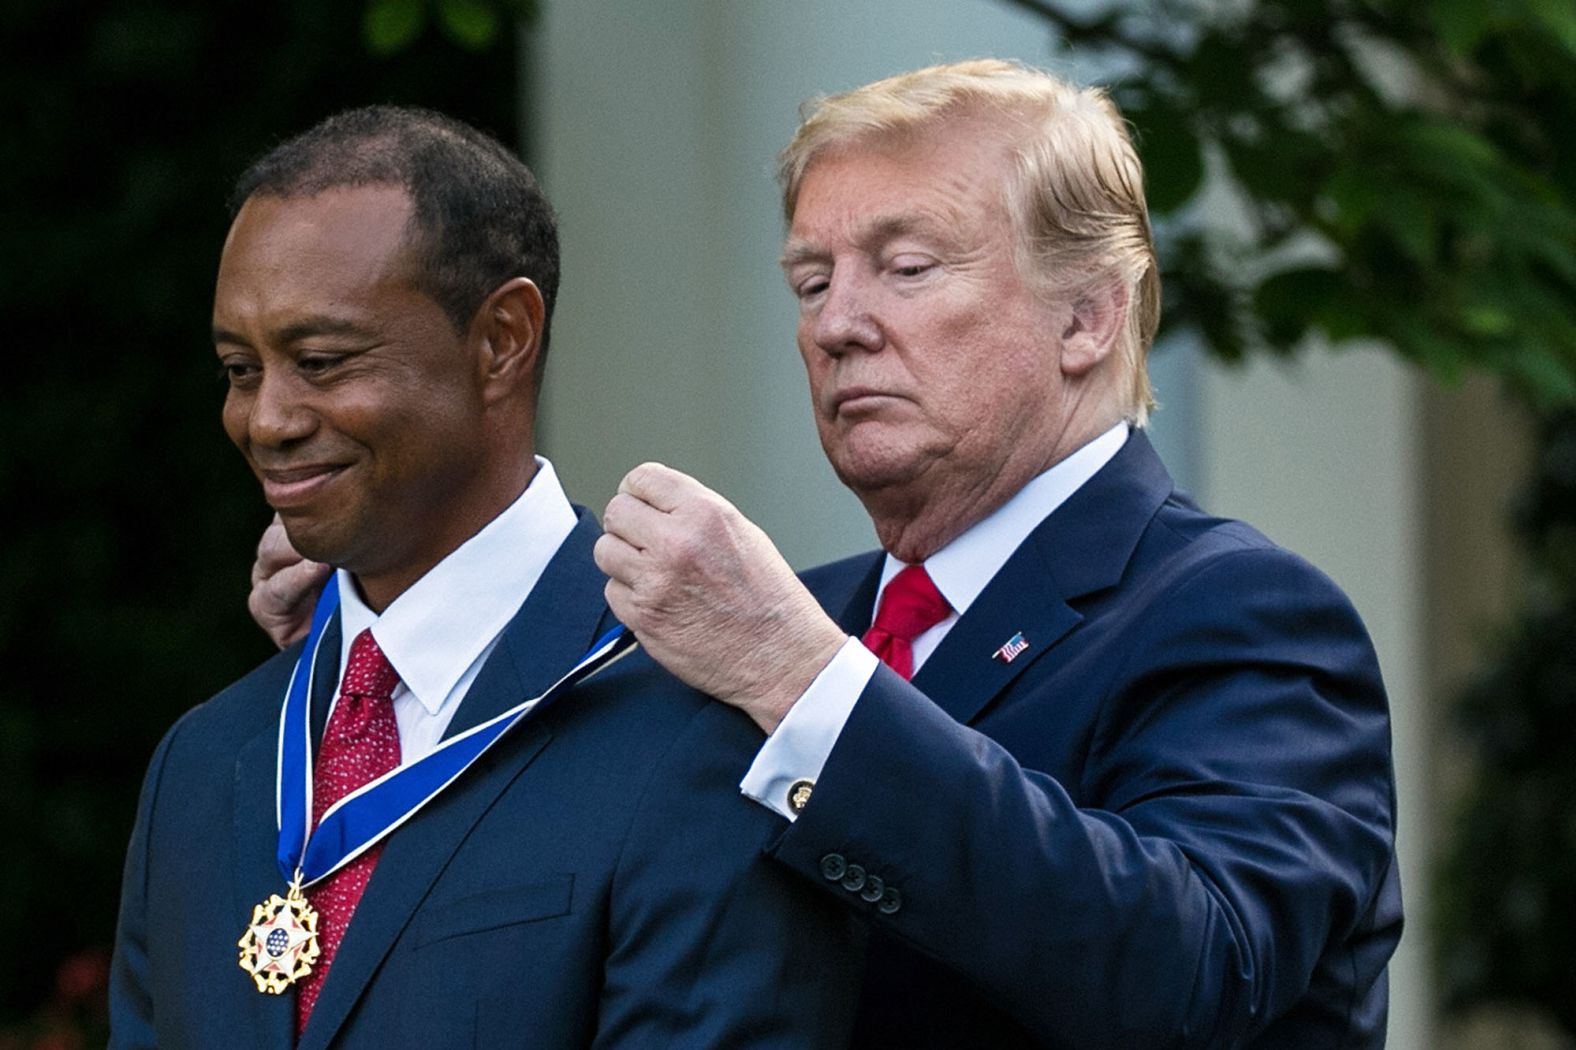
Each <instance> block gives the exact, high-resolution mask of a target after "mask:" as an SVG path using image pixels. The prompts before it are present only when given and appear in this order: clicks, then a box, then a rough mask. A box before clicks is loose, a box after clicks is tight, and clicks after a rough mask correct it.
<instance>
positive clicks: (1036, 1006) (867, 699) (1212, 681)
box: [771, 549, 1398, 1047]
mask: <svg viewBox="0 0 1576 1050" xmlns="http://www.w3.org/2000/svg"><path fill="white" fill-rule="evenodd" d="M1133 623H1134V624H1135V625H1136V626H1134V627H1132V628H1130V629H1129V630H1128V631H1127V632H1126V634H1125V636H1124V637H1122V638H1121V644H1120V645H1115V646H1112V647H1110V650H1109V655H1110V659H1111V660H1113V661H1120V662H1122V663H1124V664H1125V666H1124V667H1122V668H1121V669H1120V670H1117V671H1115V672H1114V673H1112V674H1109V675H1105V676H1103V677H1102V678H1101V679H1100V681H1101V682H1102V683H1104V684H1102V685H1099V686H1096V688H1101V689H1103V690H1105V695H1104V696H1103V697H1101V698H1100V699H1099V701H1098V706H1097V708H1096V710H1097V711H1098V714H1097V715H1096V716H1095V718H1094V720H1093V722H1092V724H1091V726H1090V729H1089V743H1088V752H1087V760H1086V763H1085V765H1084V767H1083V769H1082V770H1081V774H1080V775H1079V776H1078V777H1077V779H1076V782H1069V783H1061V782H1058V781H1057V780H1055V779H1053V778H1052V777H1050V776H1047V775H1045V774H1043V773H1040V772H1036V771H1034V770H1032V769H1026V768H1024V767H1023V766H1022V765H1020V764H1019V763H1018V762H1017V761H1016V760H1015V759H1014V757H1013V756H1012V755H1011V754H1009V753H1008V752H1007V751H1006V750H1005V749H1003V748H1002V747H1001V746H999V745H997V744H996V743H995V742H994V741H993V740H991V739H990V738H988V737H986V736H985V735H983V734H981V733H979V732H976V731H974V730H972V729H969V728H967V727H964V726H961V725H959V724H958V723H956V722H954V721H953V720H952V719H950V718H949V717H948V716H947V715H946V714H945V712H943V711H942V710H941V709H940V708H939V707H937V706H936V705H935V704H933V703H932V702H931V701H930V700H929V699H928V698H926V697H925V696H924V695H922V694H921V693H919V692H918V691H917V690H916V689H914V688H913V687H912V686H911V685H909V683H907V682H904V681H903V680H902V679H901V678H899V677H897V676H895V675H893V674H892V673H891V672H890V671H888V670H887V669H886V668H885V667H883V668H881V669H879V671H878V672H877V674H876V676H875V678H873V679H872V680H871V683H870V684H869V686H868V687H867V688H866V689H865V691H864V693H863V694H862V695H861V697H860V699H859V701H858V702H857V704H856V705H855V707H854V711H853V714H852V716H851V717H850V719H849V721H848V724H847V725H846V727H845V728H844V731H843V733H842V735H841V737H840V738H839V740H838V743H837V745H836V747H835V748H834V749H833V752H832V754H831V756H830V757H829V759H828V762H827V765H826V767H825V768H824V770H823V771H822V775H821V777H820V779H819V781H818V782H817V784H816V788H815V794H814V797H813V799H812V800H811V802H810V803H809V805H808V806H807V807H806V808H805V810H804V811H803V813H801V814H800V817H799V819H798V821H797V822H796V823H794V824H793V825H791V826H789V827H788V829H787V830H786V831H785V832H783V833H782V834H781V836H780V838H779V839H778V840H777V841H776V842H775V843H774V844H773V845H772V847H771V850H772V852H773V854H774V855H775V856H776V858H777V859H778V860H779V861H780V862H782V863H783V864H785V865H786V866H788V867H790V868H792V869H794V870H796V871H798V872H799V873H800V874H801V875H802V876H804V877H806V878H807V879H809V880H810V881H812V882H814V883H817V884H819V885H820V886H822V887H823V888H824V889H825V890H826V891H827V892H828V893H830V894H831V895H833V896H834V897H840V898H842V899H843V900H844V901H845V902H846V903H847V904H849V905H851V906H853V907H855V908H857V909H859V910H861V911H863V912H864V913H865V914H866V915H867V916H868V917H869V919H870V920H871V921H872V922H875V923H877V924H879V925H880V927H881V928H882V929H883V930H884V931H885V932H887V933H889V934H891V935H893V936H895V937H897V938H898V939H900V940H902V941H905V942H907V943H908V944H909V945H911V946H912V947H914V948H915V949H917V950H918V951H920V952H921V953H923V954H926V955H928V956H931V957H932V958H935V959H937V960H940V961H941V962H943V963H944V964H945V965H947V966H948V967H949V968H951V969H953V970H955V971H956V972H958V973H959V974H960V975H962V976H963V977H964V978H965V979H966V980H968V981H969V982H970V983H972V984H973V985H975V986H976V987H977V988H978V989H980V990H981V991H982V993H983V994H985V995H986V997H987V998H989V999H991V1000H992V1001H994V1002H995V1003H996V1005H997V1006H998V1007H999V1008H1001V1009H1002V1010H1004V1011H1005V1012H1007V1013H1008V1014H1009V1015H1010V1016H1012V1017H1013V1018H1014V1019H1015V1020H1017V1021H1018V1022H1019V1023H1020V1024H1022V1025H1024V1026H1025V1027H1026V1028H1028V1029H1029V1030H1030V1031H1032V1032H1034V1033H1036V1035H1037V1036H1038V1037H1039V1038H1041V1039H1043V1040H1044V1041H1045V1042H1046V1044H1047V1045H1052V1046H1096V1045H1098V1046H1129V1045H1130V1046H1144V1047H1157V1046H1190V1047H1191V1046H1196V1047H1226V1046H1235V1045H1238V1044H1239V1043H1240V1042H1241V1041H1243V1040H1245V1039H1248V1038H1251V1037H1252V1036H1253V1035H1254V1034H1255V1033H1257V1032H1259V1031H1262V1029H1263V1027H1264V1026H1265V1025H1266V1024H1267V1022H1268V1021H1270V1020H1272V1019H1273V1018H1274V1017H1276V1016H1277V1015H1278V1014H1280V1013H1283V1012H1285V1011H1286V1010H1287V1009H1288V1008H1289V1007H1290V1006H1291V1005H1292V1004H1293V1003H1295V1002H1296V1001H1297V1000H1298V999H1299V998H1300V997H1301V996H1302V995H1303V994H1304V993H1305V992H1306V990H1307V988H1308V986H1309V981H1310V978H1311V975H1312V973H1313V970H1314V967H1315V964H1316V963H1317V962H1318V960H1319V957H1320V954H1321V952H1322V951H1324V949H1325V946H1326V945H1328V944H1331V943H1339V942H1340V941H1341V940H1342V939H1343V938H1345V937H1346V936H1347V935H1348V934H1349V933H1350V932H1351V931H1352V930H1353V929H1354V928H1356V927H1357V925H1358V924H1359V923H1361V922H1363V921H1365V915H1366V913H1367V912H1368V910H1369V909H1370V907H1371V906H1372V902H1373V901H1374V899H1375V898H1376V895H1377V894H1378V892H1379V887H1380V886H1381V884H1382V882H1383V881H1384V879H1385V877H1386V875H1387V873H1388V871H1387V869H1388V867H1389V865H1390V864H1391V863H1392V856H1393V814H1394V793H1393V780H1392V774H1391V767H1390V746H1389V722H1388V715H1387V712H1386V705H1385V698H1384V692H1383V687H1382V685H1381V683H1380V680H1379V674H1378V667H1377V664H1376V663H1375V661H1374V658H1373V655H1372V649H1371V647H1370V645H1369V643H1368V640H1367V635H1366V632H1365V631H1364V630H1363V628H1362V625H1361V623H1360V622H1359V621H1358V619H1357V616H1356V613H1355V611H1353V610H1352V609H1351V607H1350V605H1349V603H1348V602H1347V601H1346V599H1345V598H1344V596H1342V595H1341V594H1340V592H1339V591H1338V590H1337V589H1336V588H1335V587H1334V585H1333V584H1331V583H1330V582H1329V581H1328V580H1326V579H1325V578H1324V577H1323V576H1321V575H1319V574H1318V573H1317V572H1316V571H1315V570H1313V569H1312V568H1311V567H1309V566H1307V565H1306V564H1305V563H1303V562H1301V561H1299V560H1297V559H1295V558H1294V557H1293V556H1291V555H1288V554H1286V553H1285V552H1282V551H1278V550H1273V549H1244V550H1237V551H1234V552H1231V553H1228V554H1223V555H1219V556H1216V557H1214V558H1213V559H1211V560H1209V561H1206V562H1204V563H1203V564H1202V566H1200V567H1199V568H1197V569H1196V570H1195V571H1194V572H1193V573H1192V575H1191V576H1190V577H1188V578H1185V579H1184V580H1182V582H1180V583H1178V584H1176V585H1175V586H1174V587H1173V588H1172V590H1171V593H1168V594H1164V595H1161V596H1159V597H1158V598H1157V599H1155V600H1153V601H1152V603H1151V605H1150V606H1149V607H1148V609H1147V610H1146V611H1145V613H1144V615H1142V616H1139V617H1136V618H1134V620H1133ZM1048 658H1049V659H1055V656H1054V651H1053V653H1052V654H1048ZM1034 671H1035V669H1034V668H1032V667H1031V668H1030V669H1029V671H1028V672H1026V674H1025V678H1024V679H1021V680H1020V681H1019V682H1018V683H1017V684H1016V685H1015V686H1014V688H1013V689H1012V690H1011V691H1010V692H1009V693H1008V694H1007V695H1005V696H1004V697H1001V698H999V699H998V701H997V708H996V710H995V712H994V717H998V718H1009V717H1014V718H1054V717H1057V711H1056V705H1057V699H1058V698H1057V697H1056V696H1051V695H1045V691H1044V689H1043V682H1042V688H1041V689H1040V690H1038V691H1037V690H1036V689H1035V685H1034V682H1035V679H1034V678H1033V675H1034ZM1043 677H1044V675H1043V674H1042V675H1041V678H1043ZM1014 704H1017V705H1034V704H1038V705H1044V709H1043V710H1040V711H1037V712H1035V711H1027V712H1026V709H1025V707H1023V706H1020V707H1018V708H1016V709H1013V708H1011V705H1014ZM855 864H857V865H859V867H860V869H861V871H860V875H861V876H863V877H864V878H865V880H866V881H868V877H869V876H879V877H880V878H881V879H882V880H883V884H884V887H885V890H886V896H887V898H889V899H887V900H886V901H885V902H884V904H883V901H882V900H880V899H878V900H875V901H872V900H870V895H869V894H868V893H866V894H855V893H853V892H850V891H849V890H848V889H847V885H849V884H851V883H845V882H844V881H843V878H846V874H847V868H848V867H851V866H852V865H855ZM852 881H853V882H857V881H860V880H852ZM894 903H895V904H896V905H897V906H896V907H894V906H893V904H894ZM1395 932H1396V933H1398V930H1397V931H1395Z"/></svg>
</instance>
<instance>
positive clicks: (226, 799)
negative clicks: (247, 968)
mask: <svg viewBox="0 0 1576 1050" xmlns="http://www.w3.org/2000/svg"><path fill="white" fill-rule="evenodd" d="M596 536H597V529H596V526H595V523H594V521H592V520H591V519H590V518H589V516H587V515H584V514H583V513H582V518H581V521H580V524H579V526H578V527H577V529H576V530H575V532H574V533H573V535H572V536H571V537H570V539H569V540H568V541H567V542H566V543H565V544H564V547H563V548H562V549H561V550H560V551H559V552H558V554H557V556H556V557H555V558H554V560H553V561H552V563H551V564H550V565H549V567H548V569H547V571H546V573H545V575H544V576H543V577H542V579H541V582H540V583H539V584H538V585H537V586H536V588H535V589H534V590H533V591H532V592H531V595H530V597H529V598H528V599H527V600H526V602H525V604H524V605H523V607H522V608H521V610H520V612H519V614H518V615H517V616H516V617H515V618H514V620H513V621H512V622H511V623H510V624H509V626H508V627H507V628H506V629H505V631H504V634H503V637H502V640H501V641H500V643H499V645H498V647H497V648H496V649H495V651H494V653H493V655H492V656H491V657H490V658H489V660H488V662H487V664H486V665H485V667H484V668H483V670H482V672H481V674H480V675H479V677H478V678H477V680H476V683H475V685H474V686H473V687H472V688H471V690H470V692H469V693H468V694H467V695H466V697H465V699H464V701H463V703H462V704H461V706H460V708H459V710H458V711H457V712H456V714H455V719H454V723H453V725H451V726H450V728H449V733H450V734H451V735H452V734H454V733H457V732H460V731H462V730H464V729H466V728H468V727H470V726H473V725H475V724H477V723H479V722H481V721H483V720H485V719H487V718H488V717H490V716H492V715H494V714H497V713H498V712H500V711H503V710H505V709H507V708H509V707H511V706H513V705H515V704H517V703H519V702H520V701H521V700H523V699H525V698H527V697H530V696H534V695H537V694H538V693H539V692H541V691H542V690H543V689H545V688H546V687H547V686H548V685H549V684H551V682H552V681H553V680H554V679H556V678H557V677H558V675H559V674H561V673H562V672H563V671H565V670H567V669H568V668H569V667H570V666H572V665H573V663H574V662H575V661H576V660H577V659H579V658H580V656H581V655H582V654H583V653H584V652H585V650H586V648H587V647H588V645H589V644H590V643H591V641H592V640H593V639H594V638H596V637H597V636H598V635H599V634H600V633H601V632H602V631H603V630H605V629H606V628H607V627H608V626H609V624H610V622H611V621H610V618H609V614H608V613H607V612H606V610H605V607H604V605H603V600H602V593H601V592H602V586H603V583H604V579H603V577H602V576H601V574H600V573H598V572H597V571H596V569H595V566H594V565H593V564H592V561H591V553H590V551H591V545H592V543H593V542H594V541H595V538H596ZM323 650H324V653H325V654H327V655H325V656H324V657H321V658H320V659H323V660H324V662H325V663H327V662H328V661H330V660H332V661H334V664H335V665H337V656H338V652H339V646H338V644H337V639H336V638H333V637H330V638H328V639H327V642H326V644H325V645H324V646H323ZM296 653H297V649H296V648H292V649H290V650H289V651H286V652H285V653H282V654H280V655H279V656H278V657H276V658H274V659H272V660H270V661H269V662H267V663H266V664H264V665H263V666H262V667H260V668H258V669H257V670H256V671H254V672H253V673H252V674H250V675H248V676H247V677H245V678H243V679H242V680H241V681H239V682H237V683H236V684H235V685H233V686H231V687H230V688H228V689H226V690H225V691H224V692H222V693H220V694H219V695H218V696H216V697H214V698H213V699H212V700H210V701H209V702H208V703H206V704H203V705H202V706H200V707H198V708H196V709H194V710H193V711H191V712H189V713H188V714H187V715H186V716H185V717H184V718H183V719H182V720H181V721H180V722H179V723H177V725H176V726H175V727H174V728H173V729H172V730H171V731H170V733H169V734H168V735H167V736H166V737H165V739H164V741H163V743H161V744H160V745H159V748H158V751H157V753H156V754H155V756H154V758H153V763H152V767H151V769H150V770H149V773H148V777H147V781H146V784H145V786H144V789H143V793H142V801H141V808H140V810H139V815H138V819H137V825H136V830H135V832H134V834H133V837H132V842H131V848H130V852H129V856H128V859H127V864H126V875H125V885H124V890H123V900H122V906H121V917H120V926H119V930H118V933H117V937H116V952H115V963H114V969H113V977H112V986H111V1010H112V1014H111V1021H112V1026H113V1030H114V1035H113V1037H112V1039H111V1045H112V1046H113V1047H117V1048H130V1047H146V1046H153V1045H158V1046H161V1047H166V1048H176V1047H180V1048H199V1047H214V1048H225V1050H231V1048H237V1047H258V1048H278V1050H288V1048H289V1047H290V1045H291V1041H292V1032H293V1028H292V1026H293V1017H294V998H295V997H294V993H287V994H285V995H282V996H265V995H262V994H260V993H259V992H257V991H256V989H255V987H254V986H253V984H252V981H251V979H250V978H249V977H248V976H247V975H246V974H245V973H243V972H242V971H241V970H240V968H239V967H238V966H237V965H236V959H237V956H238V954H239V952H238V949H237V947H236V941H237V939H238V938H239V937H240V935H241V932H242V929H243V927H244V925H245V923H246V921H247V920H248V919H249V917H250V915H251V910H252V906H253V905H254V904H256V903H257V902H259V901H261V900H263V899H264V898H265V897H267V896H268V895H269V894H270V893H276V892H282V889H283V882H282V879H281V876H280V874H279V871H278V870H277V868H276V866H275V862H274V849H275V837H276V830H275V820H274V767H275V750H276V748H275V741H276V733H277V718H278V711H279V704H280V699H281V697H282V695H283V690H284V688H285V683H286V681H287V679H288V678H289V675H290V670H291V667H292V666H293V664H294V662H295V659H296ZM319 677H320V678H324V679H326V680H327V682H328V683H329V684H330V687H331V686H332V683H333V682H334V681H335V680H336V679H337V666H334V665H331V666H329V667H328V669H327V673H326V674H320V676H319ZM326 699H327V690H325V691H324V695H323V696H322V697H320V698H318V700H319V703H318V707H319V708H321V707H322V706H325V704H326ZM319 718H321V715H319ZM759 745H760V733H759V730H757V729H756V728H755V727H754V725H753V724H752V723H751V722H750V721H749V720H748V719H747V718H745V717H744V716H743V715H741V714H739V713H738V712H736V711H732V710H731V709H728V708H725V707H723V706H722V705H721V704H715V703H711V702H709V701H707V700H706V699H705V698H704V697H703V696H701V695H699V694H697V693H693V692H690V691H688V690H685V689H683V688H682V687H681V686H679V685H678V684H677V683H676V682H675V681H674V680H673V679H672V678H670V677H668V676H667V675H666V674H665V673H663V672H661V671H659V670H657V669H656V668H655V666H654V665H653V664H651V663H650V661H649V660H647V659H646V658H645V657H644V656H642V655H640V654H638V653H637V654H635V655H634V656H630V657H627V658H625V659H624V660H623V661H621V662H619V663H618V664H615V665H614V666H613V667H612V668H610V669H608V670H607V671H605V672H604V673H603V674H602V675H601V676H599V677H598V678H596V679H594V680H593V681H592V682H590V683H588V684H586V685H584V686H582V687H580V688H577V689H575V690H574V691H572V692H570V693H569V694H568V695H566V696H565V697H564V698H563V699H562V700H560V701H558V702H557V703H555V704H554V705H553V706H552V707H551V708H549V709H545V710H541V711H540V712H539V713H534V714H533V715H532V716H531V717H530V718H529V719H528V720H527V721H526V722H525V723H523V724H522V725H521V726H520V727H519V728H517V729H516V730H515V731H514V732H513V733H511V735H510V736H509V737H507V738H505V740H504V741H503V742H502V743H500V744H499V745H498V746H497V747H496V748H495V749H494V750H493V751H491V752H489V753H488V755H487V756H485V757H484V758H483V759H482V760H481V762H480V763H479V764H478V765H477V766H475V767H473V768H471V769H470V770H469V771H468V772H467V773H466V774H465V775H464V776H463V778H462V779H460V780H459V781H457V782H455V784H453V785H452V786H451V787H450V789H449V790H448V791H446V792H445V793H444V794H443V795H441V796H439V797H438V798H437V799H436V800H435V801H434V802H432V803H431V804H429V805H428V807H427V808H426V809H424V810H422V811H421V812H420V813H419V814H417V816H416V817H414V818H413V819H412V820H411V821H410V822H409V823H408V824H406V825H405V826H403V827H402V828H400V829H398V830H397V831H395V832H394V833H393V835H392V836H391V837H390V838H389V839H388V840H387V845H386V848H385V850H384V852H383V855H382V858H381V860H380V862H379V864H378V866H377V868H376V870H375V872H374V874H373V876H372V880H371V882H370V884H369V885H368V887H367V890H366V893H365V895H364V896H363V897H362V899H361V902H360V905H359V907H358V909H357V911H356V914H355V918H354V920H353V921H352V923H351V925H350V928H349V930H348V932H347V933H346V936H345V939H344V941H343V943H342V945H341V947H340V950H339V955H338V957H337V958H336V960H335V962H334V965H333V967H332V969H331V970H330V971H329V976H328V979H327V981H326V982H325V983H324V986H323V991H322V995H321V998H320V999H319V1001H318V1004H317V1006H316V1008H315V1010H314V1012H313V1014H312V1018H311V1022H310V1024H309V1025H308V1027H307V1029H306V1031H305V1033H304V1034H303V1036H302V1039H301V1042H300V1048H301V1050H320V1048H323V1047H329V1046H332V1047H336V1048H344V1050H351V1048H358V1047H361V1048H368V1050H388V1048H395V1047H423V1048H426V1047H472V1046H478V1047H505V1046H507V1047H540V1048H543V1050H549V1048H550V1050H564V1048H569V1047H585V1046H591V1045H593V1044H594V1045H595V1046H597V1047H604V1046H606V1047H615V1046H616V1047H625V1046H639V1047H647V1046H653V1047H655V1046H661V1047H669V1046H673V1047H724V1046H726V1047H757V1046H760V1047H783V1048H790V1047H792V1048H799V1047H813V1046H828V1047H832V1046H842V1045H844V1043H845V1042H846V1038H847V1025H848V1021H849V1018H850V1016H851V1014H852V1003H853V998H854V994H855V992H856V991H857V988H858V959H859V956H858V954H857V950H856V944H855V942H854V937H855V936H856V933H857V932H858V931H857V928H858V923H857V922H855V921H854V920H853V919H852V918H851V917H850V916H848V915H847V914H846V913H844V912H843V911H842V910H841V909H839V908H838V907H837V906H836V905H834V904H832V903H830V902H827V901H824V900H822V899H821V898H820V897H819V895H817V894H815V893H813V892H811V891H808V890H807V889H806V888H805V887H804V886H803V884H802V883H801V882H800V881H799V880H797V879H796V878H794V877H793V876H792V875H791V874H790V873H789V872H787V871H785V870H783V869H782V868H780V867H779V866H777V865H775V864H773V863H772V862H771V861H769V860H767V859H766V858H765V857H764V856H763V854H762V847H763V846H764V844H765V843H766V841H767V840H768V838H769V837H770V835H771V834H772V833H773V832H774V831H775V830H776V825H777V824H778V823H780V820H779V818H776V817H774V816H772V815H771V814H770V813H769V812H768V811H766V810H764V809H762V808H761V807H760V806H758V805H756V804H755V803H753V802H751V801H749V800H748V799H745V798H743V797H742V796H741V795H740V794H739V792H738V789H737V783H738V780H739V777H740V776H741V775H742V773H743V771H744V770H745V769H746V768H748V766H749V763H750V760H751V758H752V756H753V755H754V753H755V751H756V750H757V749H758V747H759Z"/></svg>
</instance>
